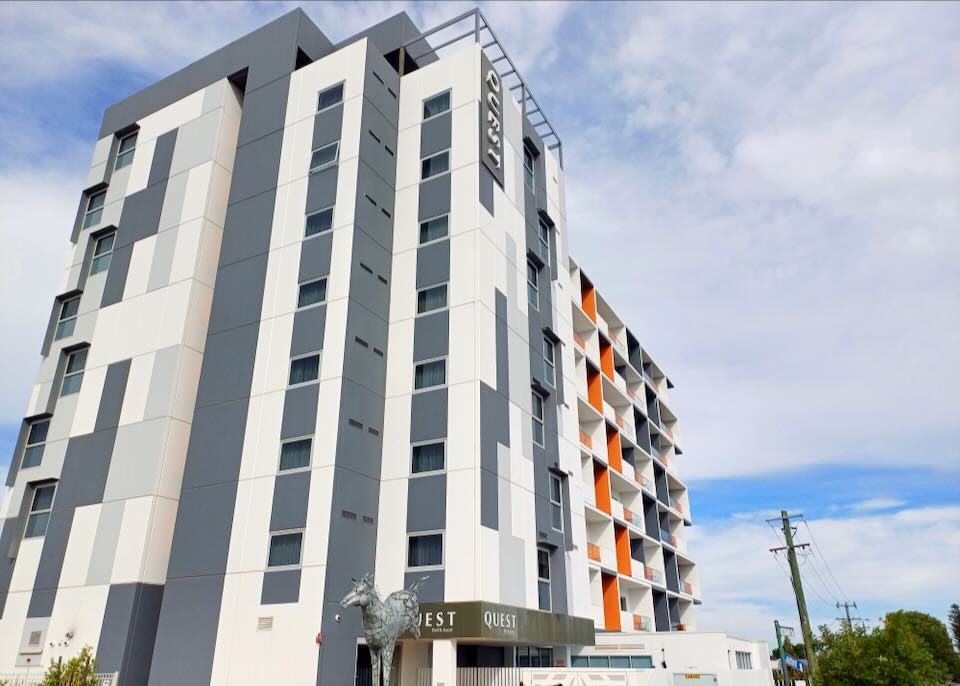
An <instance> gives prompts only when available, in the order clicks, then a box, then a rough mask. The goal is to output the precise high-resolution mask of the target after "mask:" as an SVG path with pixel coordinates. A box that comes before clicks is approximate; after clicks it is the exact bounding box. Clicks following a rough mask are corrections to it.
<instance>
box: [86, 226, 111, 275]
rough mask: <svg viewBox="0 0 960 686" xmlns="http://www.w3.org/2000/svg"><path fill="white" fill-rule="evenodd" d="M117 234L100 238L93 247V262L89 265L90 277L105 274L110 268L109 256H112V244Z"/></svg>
mask: <svg viewBox="0 0 960 686" xmlns="http://www.w3.org/2000/svg"><path fill="white" fill-rule="evenodd" d="M116 237H117V234H115V233H110V234H107V235H106V236H101V237H100V238H98V239H97V242H96V243H94V245H93V261H92V262H91V263H90V276H93V275H94V274H99V273H100V272H105V271H107V269H109V268H110V256H111V255H113V242H114V240H115V239H116Z"/></svg>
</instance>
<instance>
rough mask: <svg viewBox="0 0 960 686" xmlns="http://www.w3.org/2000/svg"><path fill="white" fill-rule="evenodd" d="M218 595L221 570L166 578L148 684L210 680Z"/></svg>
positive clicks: (219, 592)
mask: <svg viewBox="0 0 960 686" xmlns="http://www.w3.org/2000/svg"><path fill="white" fill-rule="evenodd" d="M174 541H176V539H174ZM222 597H223V574H214V575H210V576H199V577H193V578H189V579H168V580H167V584H166V586H165V588H164V591H163V604H162V606H161V608H160V619H159V621H158V622H157V641H156V645H155V646H154V653H153V654H154V660H153V663H152V665H151V667H150V681H149V684H150V686H173V685H174V684H206V683H210V673H211V671H212V669H213V653H214V649H215V647H216V643H217V628H218V623H219V620H220V602H221V599H222Z"/></svg>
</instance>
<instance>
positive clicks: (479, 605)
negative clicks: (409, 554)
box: [404, 601, 594, 646]
mask: <svg viewBox="0 0 960 686" xmlns="http://www.w3.org/2000/svg"><path fill="white" fill-rule="evenodd" d="M419 624H420V638H422V639H427V640H437V639H441V640H443V639H451V638H455V639H471V640H486V641H497V642H500V643H525V644H539V645H580V646H585V645H588V646H592V645H593V644H594V624H593V620H592V619H585V618H583V617H574V616H572V615H566V614H558V613H554V612H542V611H540V610H530V609H528V608H525V607H516V606H513V605H500V604H499V603H488V602H485V601H469V602H462V603H420V619H419ZM404 638H412V636H410V635H409V634H407V635H405V636H404Z"/></svg>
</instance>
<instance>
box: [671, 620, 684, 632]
mask: <svg viewBox="0 0 960 686" xmlns="http://www.w3.org/2000/svg"><path fill="white" fill-rule="evenodd" d="M670 630H671V631H686V630H687V625H686V624H680V623H679V622H671V623H670Z"/></svg>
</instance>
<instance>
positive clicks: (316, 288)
mask: <svg viewBox="0 0 960 686" xmlns="http://www.w3.org/2000/svg"><path fill="white" fill-rule="evenodd" d="M326 299H327V280H326V279H317V280H316V281H308V282H306V283H302V284H300V295H299V297H298V298H297V308H302V307H309V306H310V305H316V304H317V303H322V302H325V301H326Z"/></svg>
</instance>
